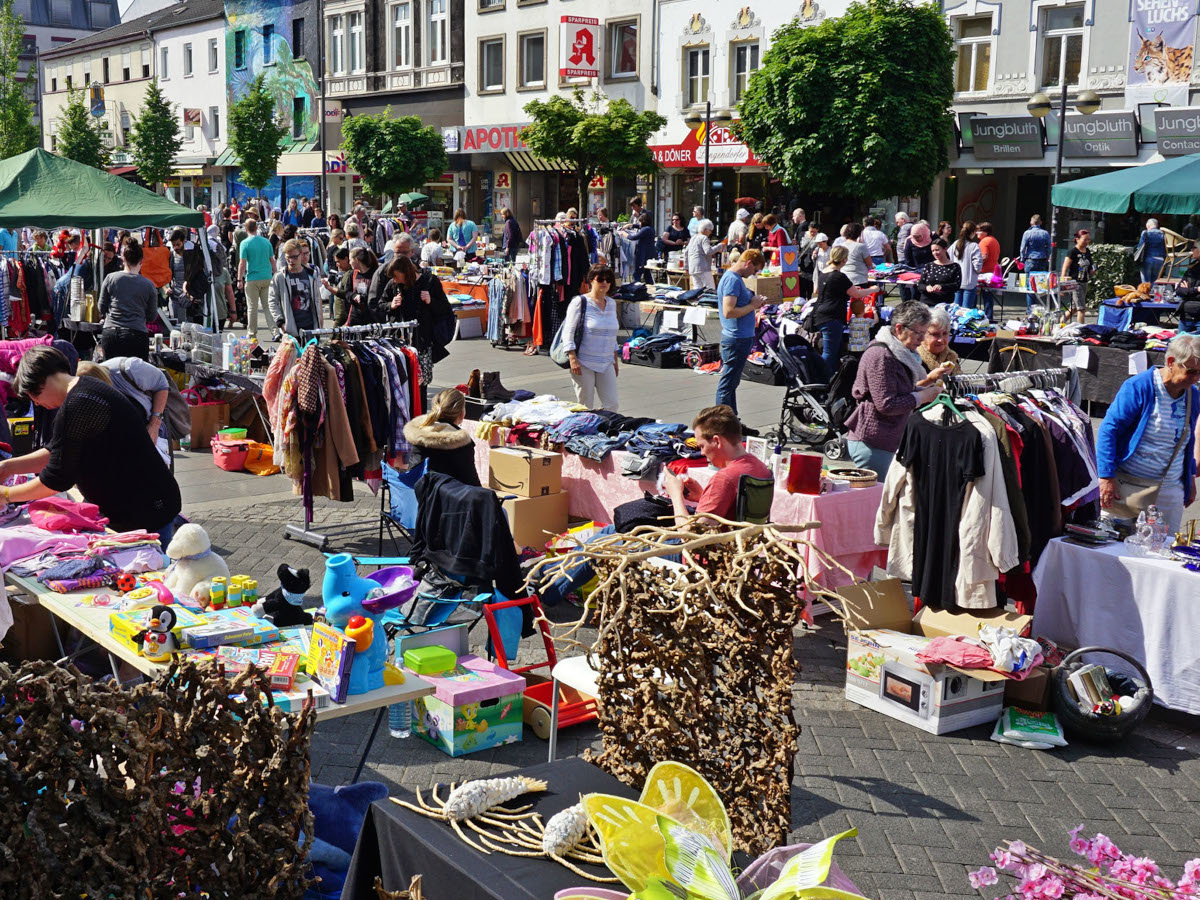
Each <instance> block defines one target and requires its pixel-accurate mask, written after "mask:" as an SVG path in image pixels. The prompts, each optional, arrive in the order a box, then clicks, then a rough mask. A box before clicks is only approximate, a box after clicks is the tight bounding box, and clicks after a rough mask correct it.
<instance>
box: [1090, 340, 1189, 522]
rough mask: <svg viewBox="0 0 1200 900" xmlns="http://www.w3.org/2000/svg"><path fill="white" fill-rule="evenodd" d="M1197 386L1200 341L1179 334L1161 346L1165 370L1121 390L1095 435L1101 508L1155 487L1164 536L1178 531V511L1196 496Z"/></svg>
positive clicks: (1146, 374)
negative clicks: (1136, 492)
mask: <svg viewBox="0 0 1200 900" xmlns="http://www.w3.org/2000/svg"><path fill="white" fill-rule="evenodd" d="M1197 382H1200V336H1197V335H1192V334H1181V335H1178V336H1177V337H1175V338H1174V339H1173V340H1172V341H1171V343H1170V344H1168V345H1167V360H1166V365H1163V366H1156V367H1154V368H1153V369H1148V370H1147V371H1145V372H1142V373H1141V374H1140V375H1135V376H1134V377H1132V378H1130V379H1128V380H1127V381H1126V382H1125V383H1124V384H1122V385H1121V389H1120V390H1119V391H1117V396H1116V398H1115V399H1114V400H1113V402H1112V405H1111V406H1110V407H1109V408H1108V413H1107V414H1106V415H1105V416H1104V421H1103V422H1102V423H1101V425H1100V430H1099V432H1098V433H1097V435H1096V469H1097V474H1098V475H1099V476H1100V505H1101V506H1102V507H1112V506H1113V505H1114V504H1115V503H1118V502H1124V501H1125V500H1127V499H1128V498H1129V496H1130V494H1131V493H1132V492H1134V491H1139V490H1141V489H1143V488H1146V487H1150V486H1153V485H1159V486H1160V487H1159V491H1158V497H1157V500H1156V501H1155V502H1156V504H1157V506H1158V509H1159V511H1160V512H1161V513H1162V514H1163V516H1164V518H1165V519H1166V524H1167V529H1168V531H1169V532H1170V533H1174V532H1175V531H1177V530H1178V529H1179V522H1180V520H1181V519H1182V518H1183V510H1184V508H1185V507H1186V506H1188V505H1189V504H1190V503H1191V502H1192V500H1193V499H1195V496H1196V487H1195V478H1196V461H1195V458H1194V451H1195V433H1196V422H1197V420H1198V419H1200V388H1197V386H1196V384H1197Z"/></svg>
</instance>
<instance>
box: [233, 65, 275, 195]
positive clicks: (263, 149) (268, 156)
mask: <svg viewBox="0 0 1200 900" xmlns="http://www.w3.org/2000/svg"><path fill="white" fill-rule="evenodd" d="M287 133H288V129H287V126H286V125H284V124H282V123H281V122H280V121H279V116H278V114H277V113H276V111H275V99H274V98H273V97H272V96H271V94H270V93H269V92H268V91H267V90H266V88H265V87H264V85H263V76H262V75H259V76H258V77H257V78H256V79H254V83H253V84H252V85H251V86H250V90H249V91H248V92H247V93H246V96H244V97H243V98H242V99H241V100H239V101H237V102H236V103H234V104H233V106H232V107H230V109H229V146H230V148H232V150H233V152H234V155H235V156H236V157H237V159H238V164H239V165H240V166H241V170H242V183H243V184H245V185H246V186H247V187H251V188H254V190H256V191H261V190H262V189H263V188H265V187H266V186H267V182H269V181H270V180H271V178H272V177H273V176H274V175H275V170H276V169H277V168H278V167H279V156H280V153H281V152H282V151H281V149H280V142H282V141H283V139H284V138H285V137H287Z"/></svg>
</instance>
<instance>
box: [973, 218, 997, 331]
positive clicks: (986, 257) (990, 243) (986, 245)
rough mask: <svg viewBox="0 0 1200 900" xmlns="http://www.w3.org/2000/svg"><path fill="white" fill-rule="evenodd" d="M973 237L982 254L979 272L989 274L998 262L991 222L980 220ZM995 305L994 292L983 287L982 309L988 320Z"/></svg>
mask: <svg viewBox="0 0 1200 900" xmlns="http://www.w3.org/2000/svg"><path fill="white" fill-rule="evenodd" d="M975 238H976V240H978V241H979V252H980V253H981V254H982V255H983V262H982V263H981V264H980V266H979V274H981V275H984V276H990V275H991V274H992V273H993V272H995V271H996V266H997V265H999V264H1000V242H999V241H998V240H996V238H995V237H994V236H993V235H992V223H991V222H980V223H979V224H978V225H976V226H975ZM995 306H996V296H995V294H993V293H992V292H991V291H989V290H988V289H987V288H984V289H983V311H984V313H986V314H987V317H988V321H991V319H992V313H993V312H994V310H995Z"/></svg>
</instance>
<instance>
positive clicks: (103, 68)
mask: <svg viewBox="0 0 1200 900" xmlns="http://www.w3.org/2000/svg"><path fill="white" fill-rule="evenodd" d="M100 78H101V79H102V80H103V81H104V83H105V84H108V82H109V81H110V79H109V77H108V57H107V56H106V57H104V59H102V60H100Z"/></svg>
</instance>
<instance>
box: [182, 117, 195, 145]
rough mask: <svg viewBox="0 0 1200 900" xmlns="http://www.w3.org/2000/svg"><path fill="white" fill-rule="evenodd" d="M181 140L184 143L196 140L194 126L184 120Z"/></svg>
mask: <svg viewBox="0 0 1200 900" xmlns="http://www.w3.org/2000/svg"><path fill="white" fill-rule="evenodd" d="M183 139H184V140H185V141H194V140H195V139H196V126H195V125H193V124H191V123H190V122H189V121H188V120H187V119H186V118H184V120H183Z"/></svg>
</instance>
